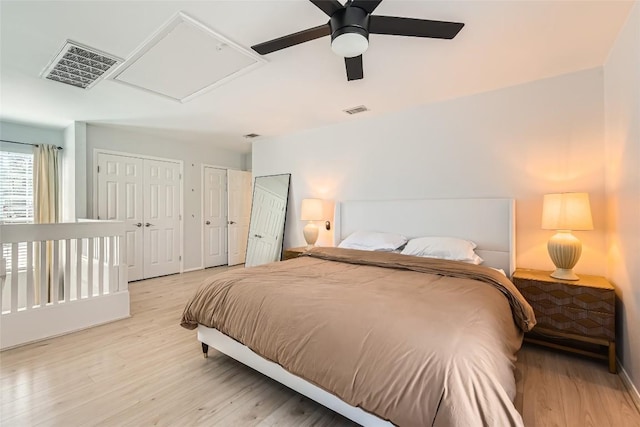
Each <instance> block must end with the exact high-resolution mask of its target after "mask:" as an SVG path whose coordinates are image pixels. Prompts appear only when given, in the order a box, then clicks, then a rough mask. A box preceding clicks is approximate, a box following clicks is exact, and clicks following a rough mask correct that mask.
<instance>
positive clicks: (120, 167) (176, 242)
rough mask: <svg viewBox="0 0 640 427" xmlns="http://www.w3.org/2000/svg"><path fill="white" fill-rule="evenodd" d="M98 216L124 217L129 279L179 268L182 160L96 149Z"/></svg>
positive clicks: (161, 273)
mask: <svg viewBox="0 0 640 427" xmlns="http://www.w3.org/2000/svg"><path fill="white" fill-rule="evenodd" d="M97 163H98V180H97V181H98V188H97V195H96V197H97V199H98V218H99V219H110V220H117V221H124V222H125V224H126V239H125V242H126V251H127V264H128V265H129V276H128V278H129V281H134V280H140V279H146V278H149V277H156V276H162V275H166V274H173V273H177V272H179V271H180V246H181V235H180V191H181V185H180V165H179V164H178V163H175V162H170V161H159V160H151V159H143V158H137V157H129V156H123V155H116V154H106V153H98V158H97Z"/></svg>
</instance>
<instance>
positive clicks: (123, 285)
mask: <svg viewBox="0 0 640 427" xmlns="http://www.w3.org/2000/svg"><path fill="white" fill-rule="evenodd" d="M117 239H118V253H119V254H120V257H119V260H118V273H119V274H118V291H125V290H127V289H128V288H129V282H128V281H127V277H128V275H127V274H128V273H129V264H127V244H126V242H125V235H124V234H122V235H120V236H118V237H117Z"/></svg>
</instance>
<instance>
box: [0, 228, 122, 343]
mask: <svg viewBox="0 0 640 427" xmlns="http://www.w3.org/2000/svg"><path fill="white" fill-rule="evenodd" d="M124 239H125V228H124V224H123V223H121V222H116V221H86V222H73V223H58V224H0V245H1V246H2V252H1V253H0V282H1V283H2V291H1V292H0V307H1V308H2V321H3V323H4V327H3V331H2V338H3V341H4V342H2V341H0V346H1V347H7V346H8V345H9V344H8V343H7V341H10V342H11V344H12V345H17V344H16V343H15V342H14V341H15V339H13V338H11V337H8V335H7V334H5V331H4V329H5V327H6V326H7V323H9V324H12V322H11V321H10V320H11V319H12V318H11V316H12V315H13V316H15V315H20V316H24V315H26V313H28V312H34V313H35V312H38V311H44V310H47V309H51V308H52V307H60V306H67V307H71V306H74V307H75V306H76V305H78V304H82V303H83V302H87V301H89V300H96V299H101V298H107V297H113V296H115V295H117V294H119V293H126V294H127V295H126V298H124V299H123V298H122V297H120V298H119V301H120V302H123V301H124V300H125V299H126V302H127V307H126V314H127V315H128V312H129V311H128V285H127V265H126V262H125V260H126V253H125V242H124ZM96 303H97V301H96V302H93V303H92V304H93V305H92V307H94V308H95V304H96ZM87 308H88V306H87ZM74 310H75V311H74V315H75V314H77V313H76V312H81V311H87V313H88V315H90V310H87V309H78V308H77V307H76V308H74ZM116 311H117V312H118V314H117V315H118V316H120V318H121V317H122V316H121V315H122V312H123V310H122V307H119V308H118V309H117V310H116ZM55 313H56V314H53V312H51V313H50V314H47V315H46V316H47V319H48V321H52V322H54V323H55V322H56V317H55V316H63V317H64V316H67V317H69V316H68V314H69V313H70V312H68V313H67V314H65V312H61V311H60V310H59V309H58V311H55ZM114 315H115V314H114ZM39 316H40V317H42V315H41V314H40V315H39ZM108 317H109V314H108V313H105V310H98V313H96V319H95V322H92V321H91V319H80V321H79V322H78V325H81V326H82V327H86V326H87V325H90V324H97V323H104V321H105V319H108ZM67 323H69V325H67V327H65V328H63V329H65V331H68V330H69V327H70V326H73V325H72V322H67ZM45 329H47V328H45ZM54 329H55V328H54ZM72 329H73V328H72ZM78 329H79V328H78ZM15 332H16V331H13V332H12V333H11V334H10V335H11V336H14V335H19V334H17V333H15ZM63 332H64V331H63ZM63 332H58V333H63ZM41 338H43V337H40V336H39V337H37V338H32V339H30V340H29V341H33V340H35V339H41ZM25 342H26V341H25Z"/></svg>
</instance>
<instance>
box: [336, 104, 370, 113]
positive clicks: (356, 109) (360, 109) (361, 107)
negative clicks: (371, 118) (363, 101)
mask: <svg viewBox="0 0 640 427" xmlns="http://www.w3.org/2000/svg"><path fill="white" fill-rule="evenodd" d="M342 111H344V112H345V113H347V114H358V113H364V112H365V111H369V109H368V108H367V107H365V106H364V105H358V106H357V107H353V108H348V109H346V110H342Z"/></svg>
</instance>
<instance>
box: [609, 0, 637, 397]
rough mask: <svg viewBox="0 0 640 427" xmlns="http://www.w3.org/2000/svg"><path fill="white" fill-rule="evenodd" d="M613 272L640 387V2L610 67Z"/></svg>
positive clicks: (623, 354) (628, 357) (621, 334)
mask: <svg viewBox="0 0 640 427" xmlns="http://www.w3.org/2000/svg"><path fill="white" fill-rule="evenodd" d="M604 76H605V78H604V93H605V123H606V139H605V141H606V160H607V161H606V165H607V166H606V172H607V174H606V177H607V179H606V193H607V213H608V215H607V218H608V222H609V231H610V232H609V234H608V236H607V248H608V253H609V277H610V278H611V280H612V281H613V282H614V284H615V286H616V293H617V295H618V299H619V301H618V302H619V304H618V314H619V317H618V319H617V324H618V329H619V330H618V339H619V349H620V350H619V352H618V355H619V357H620V360H621V362H622V365H623V366H624V369H625V370H626V371H627V373H628V374H629V376H630V377H631V379H632V381H633V383H634V384H635V386H636V388H637V389H640V3H639V2H636V3H635V5H634V7H633V9H632V11H631V14H630V15H629V18H628V20H627V23H626V24H625V26H624V27H623V29H622V31H621V32H620V35H619V36H618V39H617V40H616V42H615V44H614V46H613V48H612V50H611V52H610V54H609V58H608V60H607V62H606V63H605V66H604Z"/></svg>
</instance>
